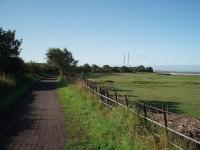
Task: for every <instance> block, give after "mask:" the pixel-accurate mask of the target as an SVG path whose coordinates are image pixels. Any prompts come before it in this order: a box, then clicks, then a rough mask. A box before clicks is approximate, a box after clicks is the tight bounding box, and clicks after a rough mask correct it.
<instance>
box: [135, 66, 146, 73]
mask: <svg viewBox="0 0 200 150" xmlns="http://www.w3.org/2000/svg"><path fill="white" fill-rule="evenodd" d="M136 71H138V72H145V71H146V69H145V67H144V66H143V65H140V66H138V67H137V68H136Z"/></svg>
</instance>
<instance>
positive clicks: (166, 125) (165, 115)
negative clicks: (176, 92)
mask: <svg viewBox="0 0 200 150" xmlns="http://www.w3.org/2000/svg"><path fill="white" fill-rule="evenodd" d="M163 114H164V122H165V127H166V130H167V127H168V124H167V113H166V111H163Z"/></svg>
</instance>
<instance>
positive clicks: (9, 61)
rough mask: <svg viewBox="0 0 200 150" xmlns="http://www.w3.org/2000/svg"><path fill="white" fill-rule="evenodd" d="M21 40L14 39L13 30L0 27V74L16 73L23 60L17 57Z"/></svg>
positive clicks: (18, 71) (19, 69) (20, 69)
mask: <svg viewBox="0 0 200 150" xmlns="http://www.w3.org/2000/svg"><path fill="white" fill-rule="evenodd" d="M21 44H22V40H18V39H15V31H11V30H8V31H4V30H3V29H2V28H0V74H5V75H6V76H8V75H9V74H10V75H18V74H19V73H21V72H22V69H23V65H24V62H23V60H22V59H21V58H20V57H19V55H20V52H21V49H20V46H21Z"/></svg>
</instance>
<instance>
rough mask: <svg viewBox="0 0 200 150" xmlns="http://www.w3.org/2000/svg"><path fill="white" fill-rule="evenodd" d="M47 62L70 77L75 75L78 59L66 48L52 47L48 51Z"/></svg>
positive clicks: (61, 73)
mask: <svg viewBox="0 0 200 150" xmlns="http://www.w3.org/2000/svg"><path fill="white" fill-rule="evenodd" d="M46 56H47V62H48V63H49V64H51V65H54V66H56V67H58V68H59V71H60V75H61V76H62V75H65V76H66V77H67V78H68V79H70V78H71V77H72V76H74V75H75V72H76V65H77V63H78V61H77V60H75V59H74V57H73V55H72V53H71V52H70V51H68V50H67V49H66V48H64V49H63V50H61V49H59V48H50V49H48V51H47V53H46Z"/></svg>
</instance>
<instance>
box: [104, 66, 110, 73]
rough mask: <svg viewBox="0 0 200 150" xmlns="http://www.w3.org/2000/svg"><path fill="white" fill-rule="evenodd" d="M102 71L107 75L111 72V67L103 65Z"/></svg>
mask: <svg viewBox="0 0 200 150" xmlns="http://www.w3.org/2000/svg"><path fill="white" fill-rule="evenodd" d="M102 70H103V72H104V73H108V72H111V67H110V66H109V65H104V66H103V68H102Z"/></svg>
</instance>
